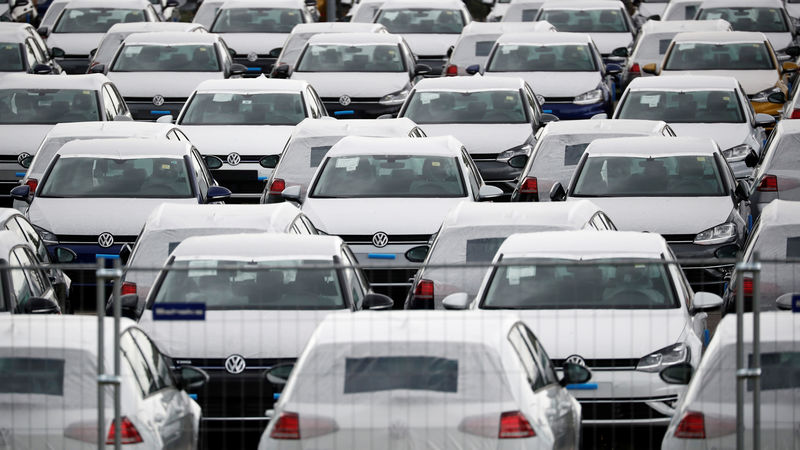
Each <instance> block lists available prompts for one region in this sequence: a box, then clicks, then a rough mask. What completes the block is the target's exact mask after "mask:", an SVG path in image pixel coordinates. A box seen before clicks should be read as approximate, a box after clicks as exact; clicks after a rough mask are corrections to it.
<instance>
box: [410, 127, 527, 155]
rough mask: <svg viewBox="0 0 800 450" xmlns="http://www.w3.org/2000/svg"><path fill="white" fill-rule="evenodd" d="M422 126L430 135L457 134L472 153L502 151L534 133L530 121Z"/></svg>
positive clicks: (520, 142)
mask: <svg viewBox="0 0 800 450" xmlns="http://www.w3.org/2000/svg"><path fill="white" fill-rule="evenodd" d="M420 128H422V130H423V131H424V132H425V134H427V135H428V136H447V135H452V136H455V138H456V139H458V140H459V141H461V143H462V144H464V146H465V147H466V148H467V151H468V152H470V153H500V152H502V151H504V150H508V149H510V148H512V147H516V146H518V145H522V144H524V143H525V142H526V141H527V140H528V139H529V138H530V137H531V135H532V134H533V128H532V127H531V125H530V124H528V123H521V124H496V123H492V124H479V123H470V124H452V123H447V124H427V125H420Z"/></svg>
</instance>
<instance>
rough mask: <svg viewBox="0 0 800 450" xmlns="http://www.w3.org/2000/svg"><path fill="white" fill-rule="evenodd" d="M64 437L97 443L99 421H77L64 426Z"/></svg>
mask: <svg viewBox="0 0 800 450" xmlns="http://www.w3.org/2000/svg"><path fill="white" fill-rule="evenodd" d="M64 437H65V438H69V439H75V440H78V441H81V442H88V443H90V444H96V443H97V422H77V423H73V424H70V425H68V426H67V427H66V428H64Z"/></svg>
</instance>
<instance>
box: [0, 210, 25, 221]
mask: <svg viewBox="0 0 800 450" xmlns="http://www.w3.org/2000/svg"><path fill="white" fill-rule="evenodd" d="M21 215H22V213H21V212H19V210H17V209H16V208H0V223H5V221H6V220H8V218H9V217H13V216H21Z"/></svg>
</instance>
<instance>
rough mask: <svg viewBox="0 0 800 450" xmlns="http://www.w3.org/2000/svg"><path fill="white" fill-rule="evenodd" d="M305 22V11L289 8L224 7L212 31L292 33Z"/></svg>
mask: <svg viewBox="0 0 800 450" xmlns="http://www.w3.org/2000/svg"><path fill="white" fill-rule="evenodd" d="M301 23H303V13H302V11H300V10H299V9H289V8H230V9H223V10H222V11H220V13H219V14H218V15H217V20H215V21H214V25H212V26H211V32H212V33H291V32H292V28H294V26H295V25H297V24H301Z"/></svg>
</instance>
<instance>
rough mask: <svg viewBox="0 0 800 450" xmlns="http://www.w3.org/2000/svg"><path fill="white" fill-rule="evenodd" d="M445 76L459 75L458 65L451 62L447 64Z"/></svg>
mask: <svg viewBox="0 0 800 450" xmlns="http://www.w3.org/2000/svg"><path fill="white" fill-rule="evenodd" d="M444 74H445V76H448V77H455V76H458V66H456V65H454V64H450V65H448V66H447V69H445V71H444Z"/></svg>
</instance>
